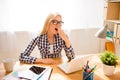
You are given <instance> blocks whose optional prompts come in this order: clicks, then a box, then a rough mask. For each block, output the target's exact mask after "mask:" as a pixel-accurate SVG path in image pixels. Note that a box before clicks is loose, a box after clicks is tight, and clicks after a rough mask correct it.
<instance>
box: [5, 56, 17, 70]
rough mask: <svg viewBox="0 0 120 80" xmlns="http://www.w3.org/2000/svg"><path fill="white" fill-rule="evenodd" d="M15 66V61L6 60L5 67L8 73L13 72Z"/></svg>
mask: <svg viewBox="0 0 120 80" xmlns="http://www.w3.org/2000/svg"><path fill="white" fill-rule="evenodd" d="M14 64H15V60H14V59H12V58H6V59H4V60H3V65H4V68H5V70H6V72H12V71H13V67H14Z"/></svg>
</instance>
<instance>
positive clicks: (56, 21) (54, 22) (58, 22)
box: [51, 20, 64, 25]
mask: <svg viewBox="0 0 120 80" xmlns="http://www.w3.org/2000/svg"><path fill="white" fill-rule="evenodd" d="M51 22H52V23H53V24H54V25H58V24H60V25H63V24H64V22H62V21H58V20H52V21H51Z"/></svg>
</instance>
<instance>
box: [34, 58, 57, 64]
mask: <svg viewBox="0 0 120 80" xmlns="http://www.w3.org/2000/svg"><path fill="white" fill-rule="evenodd" d="M35 63H43V64H56V61H55V60H53V59H49V58H48V59H36V61H35Z"/></svg>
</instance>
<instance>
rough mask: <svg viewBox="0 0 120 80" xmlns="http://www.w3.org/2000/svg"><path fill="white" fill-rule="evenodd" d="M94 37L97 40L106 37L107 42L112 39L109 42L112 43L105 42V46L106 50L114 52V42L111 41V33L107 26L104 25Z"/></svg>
mask: <svg viewBox="0 0 120 80" xmlns="http://www.w3.org/2000/svg"><path fill="white" fill-rule="evenodd" d="M109 32H110V33H109ZM95 36H96V37H98V38H102V39H106V38H107V37H109V40H110V39H112V40H110V41H113V42H106V44H105V46H106V50H108V51H112V52H115V50H114V40H113V31H110V30H109V29H108V25H105V26H104V27H102V28H101V29H100V30H98V32H97V33H96V34H95Z"/></svg>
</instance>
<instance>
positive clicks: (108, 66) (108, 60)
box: [100, 51, 118, 76]
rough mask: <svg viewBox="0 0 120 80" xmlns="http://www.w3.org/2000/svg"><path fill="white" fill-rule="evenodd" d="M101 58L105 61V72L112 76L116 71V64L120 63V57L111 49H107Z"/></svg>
mask: <svg viewBox="0 0 120 80" xmlns="http://www.w3.org/2000/svg"><path fill="white" fill-rule="evenodd" d="M100 60H101V61H102V63H103V72H104V74H105V75H107V76H111V75H112V74H113V73H114V71H115V66H116V65H117V64H118V63H117V60H118V57H117V56H116V55H115V54H114V53H113V52H110V51H105V52H103V53H102V54H101V55H100Z"/></svg>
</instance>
